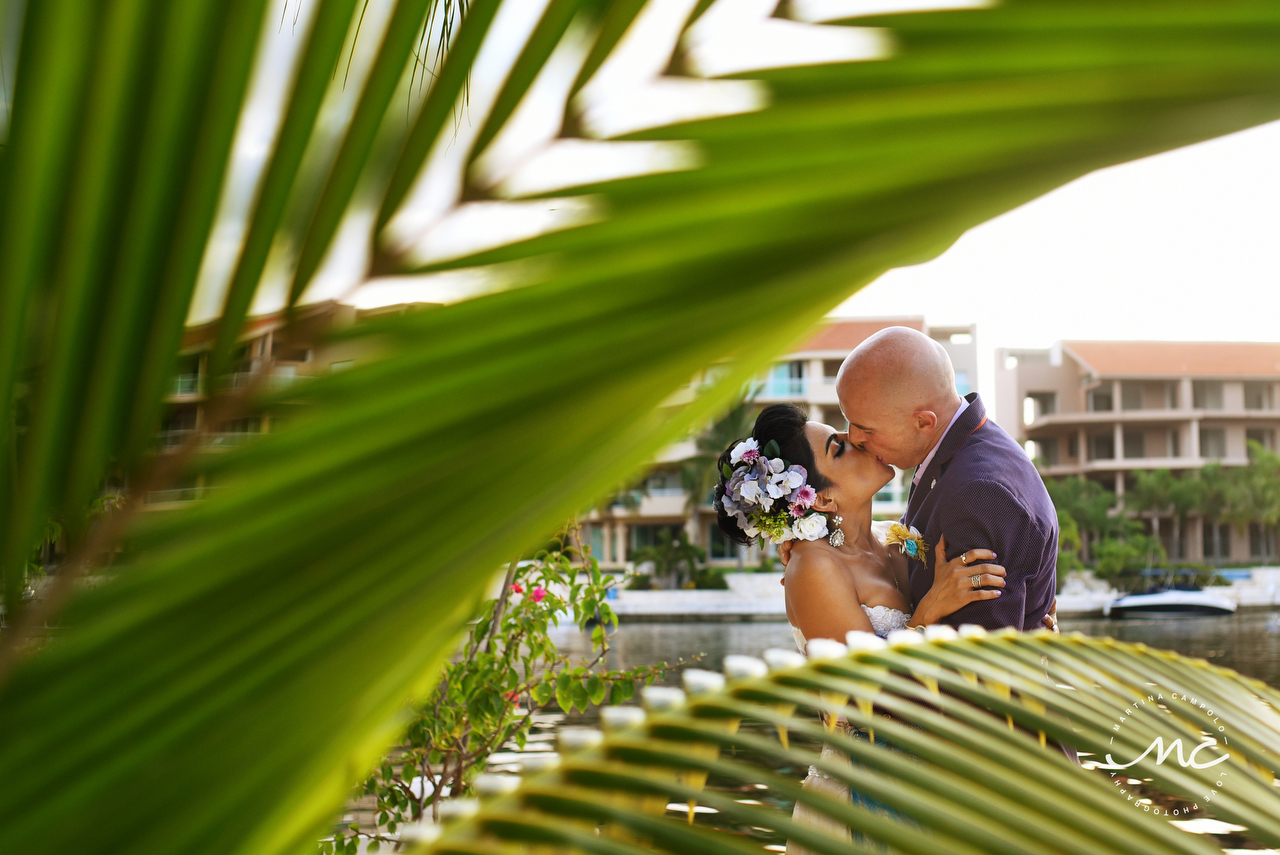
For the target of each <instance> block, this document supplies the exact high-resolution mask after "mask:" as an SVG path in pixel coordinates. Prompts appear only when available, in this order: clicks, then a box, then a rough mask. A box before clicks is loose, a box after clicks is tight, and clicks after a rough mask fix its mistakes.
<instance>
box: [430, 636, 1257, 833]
mask: <svg viewBox="0 0 1280 855" xmlns="http://www.w3.org/2000/svg"><path fill="white" fill-rule="evenodd" d="M912 641H914V642H917V643H908V642H912ZM919 641H920V639H919V638H918V637H912V638H907V639H905V640H904V641H902V642H901V643H899V644H897V645H889V646H884V645H883V642H881V643H880V644H879V645H875V644H870V643H863V644H862V645H861V649H857V650H855V651H853V652H851V653H849V654H848V655H847V656H836V657H834V658H827V659H811V660H810V661H809V662H808V663H803V662H801V665H800V666H799V667H797V666H796V665H795V664H794V663H790V662H786V661H785V659H786V658H787V657H780V659H779V660H775V667H774V668H772V669H770V673H768V674H767V675H766V674H765V668H766V666H765V664H764V663H763V662H759V661H758V660H756V661H755V667H756V668H758V673H757V674H755V675H754V676H745V673H744V672H749V671H752V670H753V669H752V668H750V667H747V666H748V665H750V664H751V663H750V662H748V663H747V664H746V665H744V664H743V663H741V662H738V663H734V664H733V668H734V669H735V670H736V672H737V676H738V679H737V680H735V681H731V682H730V683H729V685H728V686H727V687H726V688H724V689H723V690H718V691H708V689H714V684H710V685H708V682H709V681H708V680H707V679H704V678H702V677H698V678H697V679H695V680H689V679H686V683H691V684H695V685H699V686H701V687H702V693H700V694H695V695H693V696H691V697H690V698H689V699H688V702H687V704H686V703H684V702H683V700H679V701H674V702H673V699H672V698H671V697H670V696H669V694H664V695H663V696H662V697H659V696H658V695H657V693H653V694H650V695H649V696H648V697H649V699H650V701H661V703H659V704H657V705H656V708H655V707H654V706H651V708H650V711H649V714H648V715H647V716H644V717H643V723H642V724H636V725H634V726H630V727H623V728H621V729H617V730H612V731H609V732H607V733H606V734H605V736H604V738H603V741H602V742H601V743H600V744H599V745H597V746H595V747H592V748H590V749H586V750H579V751H576V752H566V753H565V754H564V755H563V756H562V759H561V762H560V764H559V765H558V766H557V767H556V768H554V769H553V770H551V771H545V772H537V773H530V774H529V775H528V776H526V780H525V781H524V782H523V784H522V785H521V786H520V787H519V789H518V790H517V791H516V792H514V793H510V794H507V795H494V796H493V797H491V798H488V799H484V800H483V801H482V802H481V806H480V810H479V813H478V814H476V815H475V816H474V817H473V818H471V819H469V820H467V821H465V822H461V823H458V824H455V825H452V826H448V825H446V827H445V832H444V834H443V836H441V837H440V839H439V840H437V841H436V842H435V843H434V844H432V845H431V846H430V847H428V848H429V851H431V852H435V853H455V852H457V853H462V852H467V853H486V852H509V851H512V850H511V849H510V848H509V845H510V844H526V845H529V844H534V843H542V844H550V845H551V846H552V847H553V850H554V851H561V850H568V849H577V850H582V851H587V852H611V851H635V850H634V849H628V848H614V847H618V846H619V841H627V840H637V841H639V842H641V843H642V847H645V848H648V849H649V851H653V850H655V849H656V850H658V851H668V852H690V853H692V852H737V851H745V847H744V846H743V843H744V842H745V841H744V840H743V834H744V833H747V834H749V835H751V836H754V837H755V838H756V843H757V845H759V843H761V842H764V841H765V840H769V839H774V840H776V839H778V838H779V837H781V838H786V839H790V840H791V841H792V842H794V843H799V844H802V845H803V846H805V847H808V848H810V849H813V850H815V851H818V852H825V853H844V852H876V851H883V849H882V848H880V847H882V846H883V845H888V846H890V847H891V848H892V849H893V850H895V851H901V852H919V853H928V852H954V853H977V852H988V853H994V852H1000V853H1044V855H1049V853H1068V852H1100V853H1101V852H1108V853H1117V855H1118V853H1125V852H1137V851H1142V852H1147V851H1151V852H1168V853H1174V852H1179V853H1188V855H1190V853H1207V852H1213V851H1217V850H1216V849H1215V847H1213V846H1211V845H1208V843H1207V842H1206V841H1205V840H1204V839H1203V838H1200V837H1197V836H1195V835H1191V834H1186V833H1184V832H1182V831H1180V830H1178V829H1176V828H1175V827H1174V826H1173V825H1170V824H1169V822H1168V816H1167V815H1166V814H1165V813H1164V811H1166V810H1168V809H1169V806H1170V805H1171V804H1172V805H1180V807H1177V808H1175V809H1177V810H1179V811H1180V815H1184V816H1188V815H1194V816H1197V817H1199V816H1203V815H1204V812H1205V811H1206V810H1209V811H1212V814H1213V815H1214V816H1217V817H1219V818H1222V819H1230V820H1231V821H1233V822H1239V823H1242V824H1245V825H1247V827H1248V829H1249V832H1248V833H1249V835H1250V836H1251V837H1253V838H1254V839H1256V840H1259V841H1266V842H1268V843H1272V844H1273V845H1274V841H1275V840H1276V839H1277V837H1276V835H1277V834H1280V824H1277V823H1276V820H1275V816H1276V810H1277V807H1280V797H1278V796H1277V795H1276V792H1275V787H1274V784H1273V777H1274V776H1273V772H1272V771H1271V770H1274V769H1275V768H1276V765H1277V761H1280V727H1277V724H1280V718H1277V715H1276V709H1275V706H1274V705H1275V701H1276V699H1277V697H1276V694H1275V692H1274V691H1273V690H1269V689H1268V688H1267V687H1265V686H1262V685H1260V684H1258V683H1257V682H1256V681H1251V680H1247V679H1245V678H1242V677H1240V676H1239V675H1238V674H1236V673H1234V672H1231V671H1227V670H1225V669H1220V668H1214V667H1212V666H1210V665H1208V664H1207V663H1205V662H1203V661H1200V660H1188V659H1184V658H1182V657H1179V656H1176V655H1174V654H1165V653H1161V652H1158V651H1151V650H1148V649H1146V648H1144V647H1142V646H1141V645H1139V646H1133V645H1124V644H1117V643H1115V642H1112V641H1110V640H1094V639H1086V638H1084V637H1083V636H1079V635H1076V636H1073V637H1066V638H1062V639H1058V638H1056V637H1054V636H1051V635H1049V634H1047V633H1044V632H1037V633H1033V634H1030V635H1025V636H1018V635H1017V634H1014V633H1009V634H1005V633H998V634H996V635H992V636H985V635H983V634H981V633H980V632H979V633H977V634H973V633H969V634H962V636H961V637H956V636H955V634H954V633H950V634H945V635H944V634H942V633H935V638H934V640H933V641H932V642H927V643H918V642H919ZM791 656H792V657H795V654H791ZM694 676H695V677H697V675H696V674H695V675H694ZM662 691H663V693H669V692H670V691H671V690H662ZM1184 695H1185V696H1187V697H1191V698H1196V699H1197V702H1196V703H1189V702H1187V701H1186V700H1184V699H1183V696H1184ZM1145 697H1150V698H1151V699H1152V700H1151V701H1150V702H1149V703H1145V704H1144V703H1142V701H1143V699H1144V698H1145ZM1200 701H1207V702H1208V708H1210V709H1212V710H1213V719H1212V721H1213V723H1212V724H1209V722H1208V721H1206V719H1205V716H1204V714H1203V713H1202V711H1201V709H1200V707H1198V706H1197V703H1199V702H1200ZM793 710H794V711H795V712H792V711H793ZM815 712H822V713H825V714H829V715H830V714H838V715H842V716H844V717H846V718H847V719H848V721H849V722H850V723H851V724H852V725H854V726H855V727H857V728H860V729H862V730H863V732H864V734H870V736H871V737H874V739H875V740H876V741H875V742H872V741H871V739H870V738H867V737H866V736H864V737H862V738H859V737H856V736H852V735H848V734H846V733H844V732H842V731H831V730H828V729H827V728H825V727H824V726H823V725H821V724H819V723H818V722H816V721H815V720H814V716H813V714H814V713H815ZM885 713H887V714H889V715H890V716H892V717H891V718H890V717H886V716H885V715H884V714H885ZM1206 725H1208V728H1206ZM1210 728H1211V729H1210ZM1206 729H1209V732H1211V733H1213V734H1215V735H1216V736H1218V737H1219V738H1220V739H1221V738H1222V737H1223V736H1224V735H1225V739H1224V740H1223V741H1222V742H1220V743H1219V744H1218V747H1217V748H1216V749H1215V751H1216V750H1221V751H1225V752H1226V754H1227V755H1228V756H1229V759H1228V760H1226V761H1222V762H1221V763H1219V764H1217V765H1215V766H1214V767H1211V768H1204V769H1200V768H1196V767H1195V766H1194V765H1192V766H1183V765H1181V764H1180V763H1179V762H1176V760H1167V761H1165V762H1157V760H1156V756H1155V755H1150V756H1148V757H1147V758H1145V759H1144V760H1142V761H1141V762H1140V763H1139V764H1138V765H1136V766H1134V767H1132V768H1130V769H1128V770H1126V771H1124V772H1121V773H1118V774H1119V777H1118V778H1115V777H1114V776H1111V777H1109V776H1107V775H1106V774H1105V773H1103V772H1101V771H1089V770H1086V769H1082V768H1081V767H1079V766H1076V765H1075V764H1073V763H1071V762H1070V761H1068V760H1067V759H1066V757H1065V756H1064V755H1063V754H1062V752H1061V751H1060V750H1059V749H1058V748H1057V747H1056V746H1054V745H1053V744H1051V743H1049V742H1048V741H1047V739H1042V738H1041V737H1042V736H1046V737H1047V738H1048V739H1053V738H1064V739H1069V740H1071V742H1072V743H1073V744H1075V745H1078V746H1080V748H1081V750H1082V751H1087V752H1089V753H1090V754H1091V755H1092V761H1091V762H1102V761H1103V758H1104V756H1109V755H1111V754H1115V755H1116V756H1117V757H1119V758H1123V761H1124V762H1127V761H1128V760H1129V759H1131V758H1137V757H1138V756H1139V755H1140V754H1142V752H1143V751H1144V749H1146V748H1147V747H1148V744H1149V742H1150V741H1151V739H1152V737H1153V735H1155V736H1160V737H1161V738H1162V739H1163V740H1164V742H1165V743H1166V744H1171V743H1172V741H1173V740H1174V739H1182V740H1185V741H1186V742H1187V743H1188V746H1192V745H1198V744H1200V742H1201V740H1202V739H1203V736H1202V731H1205V730H1206ZM1246 732H1249V733H1250V734H1251V736H1245V733H1246ZM775 733H776V734H778V735H775ZM779 735H786V736H788V737H789V740H785V739H780V738H779ZM789 741H790V742H791V743H792V744H790V745H789V744H788V742H789ZM579 742H581V740H579ZM821 743H825V744H827V745H829V746H831V747H833V748H836V749H838V750H839V751H841V752H844V753H846V754H847V755H848V757H849V758H850V759H851V760H852V761H853V763H852V764H850V763H848V762H845V761H843V760H841V759H840V758H838V757H837V756H835V755H831V754H823V755H822V756H818V755H816V754H815V753H814V752H813V750H812V748H811V747H810V746H816V745H818V744H821ZM1223 745H1227V746H1230V748H1224V747H1223ZM1086 756H1089V755H1088V754H1086ZM1176 756H1177V757H1183V756H1184V755H1183V753H1182V752H1181V750H1179V752H1178V754H1177V755H1176ZM1215 756H1221V755H1220V754H1215ZM1205 759H1206V758H1205V757H1201V758H1200V760H1201V761H1205ZM809 764H812V765H814V766H815V768H817V769H818V770H819V771H820V772H822V773H824V774H826V775H828V776H830V777H831V778H834V779H836V780H838V781H840V782H841V783H843V784H845V785H847V786H848V787H850V788H851V789H852V790H854V791H855V792H857V793H859V794H860V796H861V798H860V799H855V800H853V801H846V800H841V799H839V798H836V797H833V796H831V795H829V794H825V793H822V792H818V791H815V790H813V789H804V788H802V787H801V786H800V784H799V782H798V781H797V780H796V776H794V775H789V774H787V773H785V772H784V773H779V771H776V770H779V769H794V768H797V767H798V768H801V769H803V768H804V767H805V766H807V765H809ZM545 765H546V764H545V763H544V764H543V766H544V768H545ZM708 776H710V779H709V780H710V781H712V782H713V783H714V786H707V787H705V788H704V785H703V781H706V780H708ZM1129 776H1133V777H1134V778H1142V779H1143V780H1144V781H1146V782H1147V783H1146V784H1145V785H1144V789H1143V790H1142V791H1141V792H1138V791H1136V789H1135V788H1134V787H1133V786H1131V784H1130V783H1128V782H1127V780H1128V778H1129ZM1223 781H1229V783H1222V782H1223ZM761 785H767V789H761ZM744 787H745V788H750V795H751V798H750V799H746V800H744V799H742V798H741V797H740V795H738V794H737V793H740V792H741V791H742V788H744ZM499 789H502V788H499ZM489 790H490V791H491V792H497V791H495V790H494V789H493V788H492V786H490V787H489ZM1211 791H1212V792H1213V795H1212V796H1211V797H1210V798H1211V799H1212V800H1211V801H1205V800H1204V799H1205V795H1207V794H1209V793H1210V792H1211ZM1161 794H1166V795H1172V796H1174V797H1176V798H1178V799H1179V801H1174V802H1165V803H1164V807H1163V808H1162V807H1161V802H1156V803H1155V806H1154V808H1153V806H1152V801H1151V797H1152V796H1159V795H1161ZM865 799H872V800H874V802H876V803H878V805H877V804H869V803H868V802H866V801H865ZM761 800H764V801H761ZM669 801H671V802H675V803H677V804H680V803H685V802H687V803H688V804H689V805H690V806H691V807H692V806H693V805H694V804H695V803H696V804H698V805H703V806H706V807H709V808H712V809H713V810H715V811H716V812H718V814H719V816H718V817H717V820H716V822H717V824H718V825H719V826H720V827H721V828H723V827H724V826H725V824H732V826H733V827H734V828H735V829H737V830H735V831H733V832H729V831H727V830H726V831H719V832H717V831H715V830H713V829H710V828H706V827H705V826H704V827H700V828H689V820H686V819H685V818H684V816H680V815H677V817H670V816H664V814H666V813H667V812H668V810H669V808H668V806H667V802H669ZM796 801H799V802H803V803H805V804H806V805H808V806H809V807H810V808H812V809H813V810H816V811H818V812H820V813H821V814H824V815H825V816H827V817H829V818H830V819H832V820H834V821H836V822H838V823H840V824H841V825H845V826H848V827H849V828H850V829H851V830H852V831H853V832H855V833H856V835H858V836H855V838H854V841H853V842H852V843H850V842H849V841H847V840H840V839H837V838H835V837H832V836H829V835H828V834H826V833H824V832H822V831H821V830H819V829H817V828H816V827H815V826H814V825H812V824H809V823H806V822H793V821H792V819H791V812H790V809H789V805H790V804H791V803H794V802H796ZM771 802H772V804H773V806H771V804H770V803H771ZM779 803H781V807H778V806H776V805H778V804H779ZM1143 804H1145V805H1146V807H1145V808H1144V807H1143ZM672 807H674V805H672ZM1188 807H1190V808H1191V809H1192V810H1191V813H1190V814H1187V813H1186V809H1187V808H1188ZM886 808H887V809H888V811H889V812H886V810H885V809H886ZM679 813H680V812H677V814H679ZM597 828H598V829H599V831H598V832H597V831H596V829H597ZM746 828H750V829H751V831H750V832H744V831H743V829H746ZM592 834H597V836H596V837H595V839H594V840H592V839H591V835H592ZM756 851H759V850H758V849H757V850H756Z"/></svg>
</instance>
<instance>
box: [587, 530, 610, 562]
mask: <svg viewBox="0 0 1280 855" xmlns="http://www.w3.org/2000/svg"><path fill="white" fill-rule="evenodd" d="M586 540H587V546H589V547H591V557H592V558H594V559H595V560H596V561H599V562H600V563H601V564H607V563H609V558H608V556H606V555H605V554H604V526H602V525H589V526H587V538H586Z"/></svg>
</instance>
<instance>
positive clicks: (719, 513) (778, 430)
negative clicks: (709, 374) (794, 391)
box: [715, 404, 831, 543]
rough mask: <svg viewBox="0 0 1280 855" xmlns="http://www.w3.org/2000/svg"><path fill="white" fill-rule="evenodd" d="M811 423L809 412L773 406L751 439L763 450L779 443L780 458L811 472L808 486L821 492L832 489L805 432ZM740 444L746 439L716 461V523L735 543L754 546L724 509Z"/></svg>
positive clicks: (759, 418) (758, 419)
mask: <svg viewBox="0 0 1280 855" xmlns="http://www.w3.org/2000/svg"><path fill="white" fill-rule="evenodd" d="M808 421H809V417H808V416H807V415H806V414H805V411H804V410H802V409H800V408H799V407H797V406H796V405H795V404H770V405H769V406H767V407H765V408H764V409H763V410H761V411H760V415H758V416H756V424H755V427H753V428H752V429H751V436H752V437H754V438H755V441H756V442H758V443H760V447H761V448H764V447H765V446H766V445H768V444H769V440H773V441H774V442H776V443H777V444H778V452H779V456H780V457H781V458H782V459H783V460H785V461H787V463H788V464H792V465H797V466H803V467H804V469H805V472H807V473H809V477H808V480H807V481H806V482H805V483H807V484H808V485H809V486H810V487H812V488H813V489H815V490H817V491H819V492H821V491H822V490H825V489H827V488H828V487H830V486H831V482H830V481H829V480H827V479H826V478H824V477H823V475H822V473H821V472H819V471H818V467H817V465H816V464H815V463H814V462H813V449H812V448H811V447H810V446H809V438H808V437H807V436H805V433H804V426H805V424H807V423H808ZM743 439H745V437H743ZM740 442H742V439H735V440H734V441H733V442H731V443H729V447H728V448H726V449H725V450H724V453H723V454H721V455H720V459H719V460H717V461H716V472H717V480H716V491H715V506H716V521H717V522H718V523H719V524H720V530H721V531H722V532H724V533H725V536H726V537H728V538H729V539H730V540H732V541H734V542H735V543H750V542H751V538H749V537H747V533H746V532H744V531H743V530H742V528H741V527H740V526H739V525H738V521H737V519H735V518H734V517H733V516H731V515H730V514H729V512H728V511H726V510H725V509H724V503H723V502H722V501H721V500H722V499H724V489H725V483H726V482H727V481H728V480H729V479H728V478H725V477H724V467H725V466H726V465H727V466H728V467H729V469H730V470H732V469H733V468H734V467H733V464H731V463H729V455H730V454H732V453H733V448H734V446H736V445H737V444H738V443H740Z"/></svg>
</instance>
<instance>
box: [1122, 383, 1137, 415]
mask: <svg viewBox="0 0 1280 855" xmlns="http://www.w3.org/2000/svg"><path fill="white" fill-rule="evenodd" d="M1120 409H1122V410H1141V409H1142V384H1141V383H1128V382H1126V383H1121V384H1120Z"/></svg>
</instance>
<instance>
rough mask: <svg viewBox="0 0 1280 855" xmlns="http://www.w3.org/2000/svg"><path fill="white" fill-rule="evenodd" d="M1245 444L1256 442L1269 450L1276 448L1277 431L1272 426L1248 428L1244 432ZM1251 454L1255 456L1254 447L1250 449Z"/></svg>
mask: <svg viewBox="0 0 1280 855" xmlns="http://www.w3.org/2000/svg"><path fill="white" fill-rule="evenodd" d="M1244 439H1245V445H1248V444H1249V443H1251V442H1256V443H1258V445H1260V446H1262V447H1263V448H1265V449H1267V450H1268V451H1275V450H1276V432H1275V431H1274V430H1272V429H1271V428H1248V429H1246V430H1245V432H1244ZM1249 456H1250V457H1253V449H1252V448H1250V449H1249Z"/></svg>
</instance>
